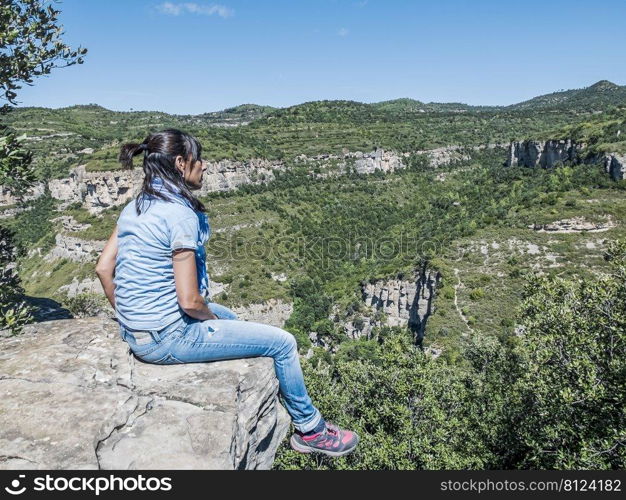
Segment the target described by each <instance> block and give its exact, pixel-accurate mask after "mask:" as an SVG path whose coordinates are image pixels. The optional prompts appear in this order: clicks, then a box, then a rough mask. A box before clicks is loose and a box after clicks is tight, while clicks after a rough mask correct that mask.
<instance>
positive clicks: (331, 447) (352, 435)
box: [289, 422, 359, 457]
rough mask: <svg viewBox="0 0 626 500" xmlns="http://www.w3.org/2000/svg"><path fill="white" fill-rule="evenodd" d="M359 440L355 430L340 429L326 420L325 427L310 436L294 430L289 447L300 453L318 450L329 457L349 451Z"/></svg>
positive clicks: (345, 453) (352, 449)
mask: <svg viewBox="0 0 626 500" xmlns="http://www.w3.org/2000/svg"><path fill="white" fill-rule="evenodd" d="M358 442H359V436H358V435H357V433H356V432H353V431H349V430H346V429H340V428H339V427H337V426H336V425H333V424H331V423H330V422H326V429H324V430H323V431H322V432H318V433H317V434H313V435H311V436H304V435H302V433H300V432H296V433H295V434H293V435H292V436H291V439H290V440H289V443H290V444H291V447H292V448H293V449H294V450H296V451H299V452H300V453H312V452H315V451H317V452H319V453H324V454H325V455H329V456H331V457H340V456H342V455H347V454H348V453H351V452H353V451H354V449H355V448H356V445H357V444H358Z"/></svg>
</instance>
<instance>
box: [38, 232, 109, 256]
mask: <svg viewBox="0 0 626 500" xmlns="http://www.w3.org/2000/svg"><path fill="white" fill-rule="evenodd" d="M104 245H106V241H96V240H82V239H80V238H76V237H74V236H68V235H65V234H62V233H59V234H57V235H56V237H55V245H54V247H53V248H52V249H51V250H50V252H49V253H48V254H47V255H46V257H45V259H46V260H54V259H70V260H74V261H77V262H94V261H95V260H96V259H97V258H98V255H99V254H100V252H102V250H103V249H104Z"/></svg>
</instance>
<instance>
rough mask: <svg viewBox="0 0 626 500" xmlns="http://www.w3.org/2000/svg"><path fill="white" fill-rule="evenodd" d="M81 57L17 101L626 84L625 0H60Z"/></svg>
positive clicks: (466, 98)
mask: <svg viewBox="0 0 626 500" xmlns="http://www.w3.org/2000/svg"><path fill="white" fill-rule="evenodd" d="M57 8H59V9H60V10H61V11H62V14H61V22H62V24H63V26H64V28H65V32H66V33H65V40H66V41H67V42H69V43H71V44H72V45H76V46H77V45H82V46H85V47H87V48H88V49H89V53H88V54H87V57H86V61H85V64H83V65H80V66H73V67H70V68H64V69H58V70H56V71H54V72H53V73H52V74H51V75H50V76H49V77H45V78H40V79H38V80H36V81H35V86H34V87H26V86H25V87H24V88H23V89H22V91H21V92H20V94H19V96H18V99H19V100H20V101H21V104H20V105H21V106H47V107H61V106H69V105H73V104H87V103H97V104H100V105H102V106H105V107H107V108H109V109H115V110H129V109H131V108H132V109H135V110H159V111H166V112H169V113H180V114H198V113H204V112H207V111H216V110H220V109H224V108H226V107H230V106H235V105H237V104H243V103H256V104H266V105H271V106H281V107H282V106H290V105H294V104H298V103H302V102H306V101H312V100H318V99H351V100H357V101H362V102H376V101H382V100H387V99H395V98H399V97H411V98H414V99H419V100H421V101H425V102H428V101H437V102H451V101H454V102H466V103H469V104H512V103H514V102H519V101H522V100H525V99H528V98H531V97H534V96H536V95H539V94H544V93H549V92H553V91H556V90H560V89H568V88H580V87H585V86H588V85H590V84H592V83H594V82H596V81H598V80H602V79H607V80H611V81H613V82H615V83H618V84H620V85H623V84H626V50H624V36H623V25H624V21H626V2H624V1H623V0H595V1H577V0H569V1H561V0H553V1H551V0H543V1H535V0H525V1H508V0H499V1H494V0H474V1H469V0H468V1H462V0H438V1H428V2H427V1H419V0H415V1H409V0H406V1H400V0H361V1H359V0H299V1H298V0H292V1H288V0H272V1H269V0H266V1H264V0H256V1H254V0H219V1H218V2H210V1H204V0H193V1H191V0H190V1H177V0H171V1H169V2H165V1H162V0H106V1H101V0H63V1H62V2H58V3H57Z"/></svg>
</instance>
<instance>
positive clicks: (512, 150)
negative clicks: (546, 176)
mask: <svg viewBox="0 0 626 500" xmlns="http://www.w3.org/2000/svg"><path fill="white" fill-rule="evenodd" d="M564 163H589V164H592V163H595V164H597V163H601V164H602V165H603V166H604V170H605V171H606V173H607V174H609V175H610V176H611V178H612V179H613V180H616V181H619V180H622V179H624V174H625V173H626V156H625V155H619V154H617V153H601V154H590V153H589V152H588V150H587V146H586V144H584V143H577V142H574V141H572V140H571V139H566V140H551V141H514V142H512V143H511V144H510V145H509V153H508V158H507V162H506V165H507V166H508V167H517V166H521V167H541V168H553V167H556V166H558V165H560V164H564Z"/></svg>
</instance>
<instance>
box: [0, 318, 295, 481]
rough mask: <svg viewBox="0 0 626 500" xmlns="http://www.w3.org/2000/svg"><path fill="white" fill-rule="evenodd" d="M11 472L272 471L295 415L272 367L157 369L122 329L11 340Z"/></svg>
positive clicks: (66, 328) (1, 417)
mask: <svg viewBox="0 0 626 500" xmlns="http://www.w3.org/2000/svg"><path fill="white" fill-rule="evenodd" d="M0 388H1V389H0V390H1V391H2V394H3V398H2V399H1V400H0V450H1V451H0V469H106V470H109V469H118V470H119V469H268V468H270V467H271V465H272V462H273V460H274V454H275V452H276V448H277V447H278V445H279V444H280V442H281V440H282V439H283V438H284V437H285V434H286V433H287V429H288V427H289V422H290V420H289V417H288V415H287V412H286V411H285V410H284V408H283V407H282V406H281V405H280V403H279V401H278V381H277V380H276V377H275V375H274V367H273V361H272V359H271V358H251V359H241V360H233V361H221V362H214V363H192V364H184V365H152V364H147V363H143V362H141V361H139V360H138V359H136V358H134V356H133V355H132V353H129V350H128V347H127V344H126V343H124V342H123V341H122V340H121V339H120V336H119V327H118V325H117V323H116V322H115V321H112V320H110V319H106V318H83V319H70V320H59V321H48V322H44V323H38V324H34V325H29V326H27V327H26V329H25V332H24V334H22V335H19V336H15V337H6V338H0Z"/></svg>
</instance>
